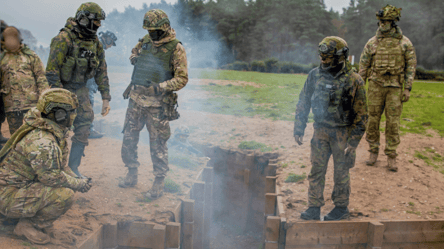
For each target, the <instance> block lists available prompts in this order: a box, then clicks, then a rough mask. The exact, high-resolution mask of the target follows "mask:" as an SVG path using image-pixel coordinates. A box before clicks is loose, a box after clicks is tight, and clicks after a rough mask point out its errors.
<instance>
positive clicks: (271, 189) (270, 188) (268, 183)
mask: <svg viewBox="0 0 444 249" xmlns="http://www.w3.org/2000/svg"><path fill="white" fill-rule="evenodd" d="M276 179H277V176H266V177H265V193H272V194H275V193H276Z"/></svg>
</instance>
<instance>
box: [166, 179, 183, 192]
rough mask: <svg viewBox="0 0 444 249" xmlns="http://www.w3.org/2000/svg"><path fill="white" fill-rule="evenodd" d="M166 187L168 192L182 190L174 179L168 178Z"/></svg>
mask: <svg viewBox="0 0 444 249" xmlns="http://www.w3.org/2000/svg"><path fill="white" fill-rule="evenodd" d="M164 189H165V191H166V192H170V193H178V192H180V185H179V184H177V183H176V182H174V181H173V180H171V179H169V178H166V179H165V186H164Z"/></svg>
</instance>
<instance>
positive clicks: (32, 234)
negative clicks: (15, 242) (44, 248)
mask: <svg viewBox="0 0 444 249" xmlns="http://www.w3.org/2000/svg"><path fill="white" fill-rule="evenodd" d="M14 234H15V235H17V236H25V237H26V238H27V239H28V240H29V241H31V242H32V243H35V244H41V245H44V244H48V243H49V242H50V241H51V238H50V237H49V235H47V234H46V233H44V232H43V231H41V230H39V229H37V228H35V227H34V225H33V224H32V223H31V222H30V221H29V220H28V219H26V218H22V219H20V221H19V223H17V225H16V226H15V229H14Z"/></svg>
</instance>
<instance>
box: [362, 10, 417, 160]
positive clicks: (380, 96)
mask: <svg viewBox="0 0 444 249" xmlns="http://www.w3.org/2000/svg"><path fill="white" fill-rule="evenodd" d="M388 7H392V6H389V5H388V6H386V7H385V9H384V10H385V13H388V11H387V8H388ZM393 8H394V7H393ZM388 10H391V9H388ZM395 10H396V8H395ZM398 10H399V9H398ZM392 13H396V12H394V11H392ZM399 16H400V10H399ZM381 18H382V19H384V18H388V20H394V18H389V17H382V16H381V17H380V18H378V19H380V20H382V19H381ZM398 20H399V19H398ZM415 70H416V55H415V49H414V47H413V44H412V43H411V41H410V40H409V39H408V38H407V37H405V36H404V35H403V34H402V31H401V29H400V28H399V27H397V26H394V27H392V28H391V29H390V31H388V32H381V30H380V28H378V30H377V31H376V36H374V37H372V38H371V39H370V40H369V41H368V42H367V44H366V45H365V47H364V50H363V51H362V54H361V59H360V62H359V75H360V76H361V77H362V79H363V80H364V82H365V81H366V80H367V79H368V82H369V87H368V105H369V120H368V127H367V134H366V140H367V142H368V143H369V145H370V150H369V151H370V152H371V153H373V154H376V155H377V154H378V152H379V139H380V132H379V124H380V121H381V115H382V113H383V112H384V110H385V116H386V133H385V134H386V146H385V150H384V152H385V154H386V155H387V156H389V157H391V158H396V156H397V153H396V148H397V147H398V145H399V143H400V138H399V126H400V119H401V112H402V97H403V88H404V89H407V90H408V91H411V89H412V85H413V80H414V78H415Z"/></svg>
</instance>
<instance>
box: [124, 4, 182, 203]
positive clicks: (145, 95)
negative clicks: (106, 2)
mask: <svg viewBox="0 0 444 249" xmlns="http://www.w3.org/2000/svg"><path fill="white" fill-rule="evenodd" d="M143 28H144V29H147V30H148V32H149V34H147V35H145V36H144V37H143V38H142V39H141V40H140V41H139V43H137V45H136V46H135V47H134V48H133V50H132V54H131V57H130V61H131V63H132V64H133V65H135V66H134V72H133V76H132V79H131V84H130V86H129V87H128V89H127V90H126V91H125V92H124V98H128V97H129V98H130V100H129V104H128V109H127V113H126V119H125V127H124V130H123V132H124V137H123V144H122V160H123V162H124V163H125V166H126V167H128V174H127V175H126V177H125V178H124V179H122V180H121V182H120V183H119V186H120V187H133V186H135V185H136V184H137V168H138V167H139V165H140V164H139V162H138V160H137V143H138V142H139V133H140V131H141V130H142V129H143V127H144V126H145V125H146V126H147V129H148V132H149V134H150V152H151V160H152V162H153V168H154V175H155V177H156V178H155V181H154V184H153V186H152V188H151V189H150V191H148V192H147V196H148V197H151V198H158V197H160V196H162V194H163V184H164V178H165V176H166V174H167V171H168V170H169V168H168V148H167V140H168V138H169V137H170V135H171V132H170V125H169V121H171V120H174V119H177V118H178V113H177V111H176V109H175V107H176V102H177V94H176V93H173V91H178V90H180V89H182V88H183V87H184V86H185V85H186V83H187V82H188V68H187V58H186V53H185V49H184V47H183V46H182V44H181V43H180V41H179V40H177V39H176V33H175V31H174V29H172V28H171V27H170V22H169V19H168V16H167V15H166V14H165V12H163V11H162V10H159V9H153V10H150V11H148V12H147V13H146V14H145V17H144V19H143Z"/></svg>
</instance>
